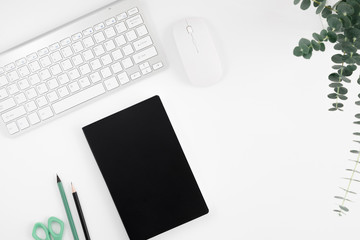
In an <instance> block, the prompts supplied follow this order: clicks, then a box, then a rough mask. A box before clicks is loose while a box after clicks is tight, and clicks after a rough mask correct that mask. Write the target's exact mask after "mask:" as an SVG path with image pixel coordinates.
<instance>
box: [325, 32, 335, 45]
mask: <svg viewBox="0 0 360 240" xmlns="http://www.w3.org/2000/svg"><path fill="white" fill-rule="evenodd" d="M327 36H328V38H329V41H330V42H331V43H334V42H336V40H337V35H336V33H335V32H333V31H329V32H327Z"/></svg>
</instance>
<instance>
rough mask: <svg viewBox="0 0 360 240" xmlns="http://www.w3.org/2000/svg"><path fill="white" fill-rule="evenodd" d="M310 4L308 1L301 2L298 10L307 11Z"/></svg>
mask: <svg viewBox="0 0 360 240" xmlns="http://www.w3.org/2000/svg"><path fill="white" fill-rule="evenodd" d="M310 4H311V2H310V0H303V1H302V2H301V5H300V8H301V9H302V10H306V9H308V8H309V7H310Z"/></svg>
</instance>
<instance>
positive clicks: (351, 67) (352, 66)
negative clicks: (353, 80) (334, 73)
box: [346, 65, 357, 71]
mask: <svg viewBox="0 0 360 240" xmlns="http://www.w3.org/2000/svg"><path fill="white" fill-rule="evenodd" d="M346 68H348V69H350V70H351V71H355V70H356V69H357V67H356V65H348V66H347V67H346Z"/></svg>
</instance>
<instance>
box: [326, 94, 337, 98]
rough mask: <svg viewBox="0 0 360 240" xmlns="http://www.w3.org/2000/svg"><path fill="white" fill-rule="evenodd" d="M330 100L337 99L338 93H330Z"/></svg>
mask: <svg viewBox="0 0 360 240" xmlns="http://www.w3.org/2000/svg"><path fill="white" fill-rule="evenodd" d="M328 98H330V99H337V94H336V93H330V94H329V95H328Z"/></svg>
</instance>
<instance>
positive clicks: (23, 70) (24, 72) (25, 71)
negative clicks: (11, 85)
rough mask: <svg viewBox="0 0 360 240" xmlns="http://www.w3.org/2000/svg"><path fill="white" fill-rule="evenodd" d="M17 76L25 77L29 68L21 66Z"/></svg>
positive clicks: (28, 72)
mask: <svg viewBox="0 0 360 240" xmlns="http://www.w3.org/2000/svg"><path fill="white" fill-rule="evenodd" d="M19 74H20V76H21V77H26V76H27V75H29V74H30V71H29V68H28V67H27V66H23V67H21V68H19Z"/></svg>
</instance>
